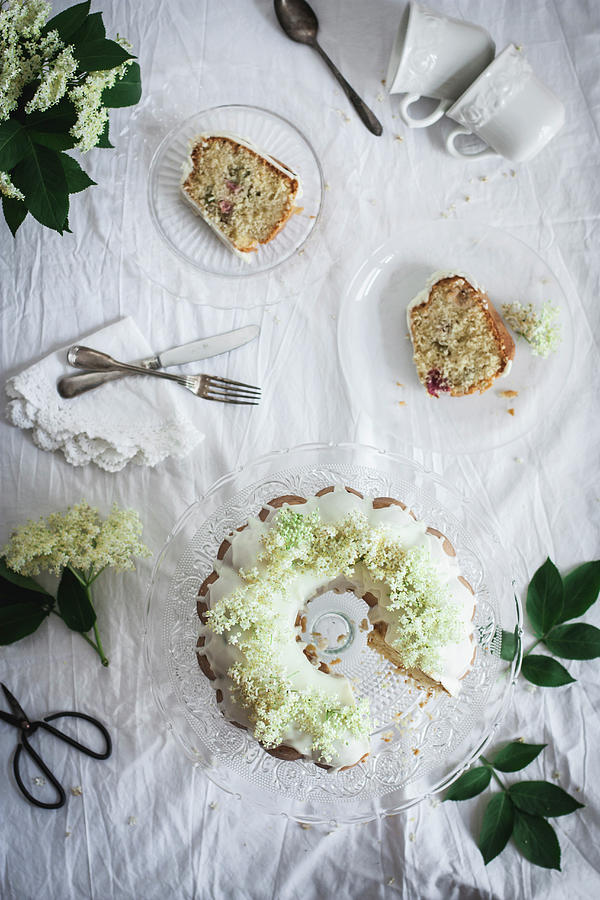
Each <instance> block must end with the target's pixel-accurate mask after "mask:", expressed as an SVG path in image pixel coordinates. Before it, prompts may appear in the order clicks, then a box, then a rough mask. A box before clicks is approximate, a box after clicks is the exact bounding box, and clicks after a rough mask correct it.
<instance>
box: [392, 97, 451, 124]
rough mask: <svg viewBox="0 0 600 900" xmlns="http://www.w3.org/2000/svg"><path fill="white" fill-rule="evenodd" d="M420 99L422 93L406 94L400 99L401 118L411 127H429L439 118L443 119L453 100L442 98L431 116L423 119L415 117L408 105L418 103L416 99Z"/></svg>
mask: <svg viewBox="0 0 600 900" xmlns="http://www.w3.org/2000/svg"><path fill="white" fill-rule="evenodd" d="M420 99H421V95H420V94H406V95H405V96H404V97H403V98H402V100H401V101H400V118H401V119H402V121H403V122H404V123H405V124H406V125H408V126H409V127H410V128H427V127H428V126H429V125H433V123H434V122H437V121H438V119H441V118H442V116H443V115H444V113H445V112H446V110H447V109H450V107H451V106H452V101H451V100H440V102H439V103H438V105H437V106H436V108H435V109H434V111H433V112H432V113H431V114H430V115H429V116H425V117H424V118H423V119H413V117H412V116H411V115H410V113H409V111H408V107H409V106H410V105H411V103H416V101H417V100H420Z"/></svg>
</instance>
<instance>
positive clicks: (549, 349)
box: [502, 301, 562, 359]
mask: <svg viewBox="0 0 600 900" xmlns="http://www.w3.org/2000/svg"><path fill="white" fill-rule="evenodd" d="M502 312H503V314H504V318H505V319H506V321H507V323H508V325H510V327H511V328H512V329H513V331H515V332H516V333H517V334H520V335H521V336H522V337H524V338H525V340H526V341H527V342H528V343H529V344H530V346H531V352H532V353H533V354H534V355H535V356H541V357H542V358H543V359H546V357H547V356H549V355H550V354H551V353H553V352H554V351H555V350H557V349H558V346H559V344H560V342H561V340H562V338H561V333H560V325H559V323H558V322H557V321H556V320H557V319H558V316H559V310H558V307H556V306H554V305H553V304H552V303H550V301H546V302H545V303H542V306H541V308H540V310H539V312H538V311H537V310H536V309H535V307H534V306H533V303H528V304H527V305H526V306H523V304H522V303H519V302H518V301H517V302H515V303H504V304H503V305H502Z"/></svg>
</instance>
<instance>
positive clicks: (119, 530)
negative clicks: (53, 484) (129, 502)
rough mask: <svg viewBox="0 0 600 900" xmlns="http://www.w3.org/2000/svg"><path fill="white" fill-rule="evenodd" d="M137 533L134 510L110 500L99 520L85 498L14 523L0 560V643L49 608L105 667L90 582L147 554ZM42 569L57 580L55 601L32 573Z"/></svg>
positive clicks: (26, 630)
mask: <svg viewBox="0 0 600 900" xmlns="http://www.w3.org/2000/svg"><path fill="white" fill-rule="evenodd" d="M141 534H142V523H141V521H140V518H139V516H138V514H137V512H135V510H132V509H120V508H119V507H118V506H117V505H116V504H114V506H113V508H112V510H111V512H110V514H109V515H108V516H107V517H106V519H104V520H103V519H102V518H101V517H100V514H99V512H98V510H97V509H94V508H93V507H91V506H90V505H89V504H88V503H87V502H86V501H85V500H82V502H81V503H79V504H77V505H76V506H73V507H71V508H69V509H67V510H66V512H60V513H52V514H51V515H49V516H47V517H45V518H41V519H39V520H38V521H37V522H32V521H29V522H27V523H26V524H25V525H22V526H21V527H20V528H17V529H16V530H15V531H14V532H13V534H12V536H11V538H10V540H9V542H8V543H7V544H6V546H5V547H4V548H3V554H4V555H3V557H2V558H1V559H0V591H1V593H0V644H10V643H13V642H14V641H17V640H19V639H20V638H22V637H25V636H26V635H28V634H31V633H32V632H33V631H35V630H36V629H37V628H38V627H39V625H41V623H42V622H43V620H44V619H45V618H46V616H48V615H49V614H50V613H54V614H55V615H57V616H59V617H60V618H62V619H63V621H64V622H65V624H66V625H67V626H68V627H69V628H71V629H72V630H73V631H77V632H79V633H80V634H81V635H82V637H83V638H84V640H86V641H87V642H88V644H90V645H91V646H92V647H93V648H94V649H95V650H96V652H97V653H98V655H99V657H100V659H101V661H102V664H103V665H104V666H107V665H108V659H107V658H106V655H105V653H104V649H103V647H102V641H101V639H100V634H99V631H98V625H97V621H96V612H95V609H94V606H93V603H92V594H91V587H92V584H93V583H94V582H95V581H96V579H97V578H98V576H99V575H100V574H101V573H102V572H103V571H104V570H105V569H107V568H113V569H115V570H116V571H117V572H124V571H126V570H128V569H133V568H135V565H134V559H135V558H136V557H144V556H149V555H150V551H149V550H148V548H147V547H146V546H145V545H144V544H143V543H142V542H141V540H140V538H141ZM42 571H46V572H50V573H51V574H52V575H55V576H56V577H58V578H59V579H60V581H59V584H58V590H57V595H56V600H55V598H54V597H52V595H51V594H49V593H48V592H47V591H45V589H44V588H42V587H41V586H40V585H39V584H38V583H37V582H36V581H35V580H34V579H33V578H32V576H33V575H39V573H40V572H42ZM90 631H92V632H93V637H90V636H89V635H88V632H90Z"/></svg>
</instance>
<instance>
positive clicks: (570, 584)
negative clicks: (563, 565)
mask: <svg viewBox="0 0 600 900" xmlns="http://www.w3.org/2000/svg"><path fill="white" fill-rule="evenodd" d="M563 582H564V586H565V599H564V607H563V611H562V615H561V617H560V618H559V619H558V621H559V622H566V621H567V619H576V618H578V616H582V615H583V614H584V612H585V611H586V610H588V609H589V608H590V606H591V605H592V603H595V602H596V600H597V599H598V594H599V593H600V559H596V560H594V562H588V563H584V564H583V565H582V566H579V567H578V568H577V569H574V570H573V571H572V572H570V573H569V574H568V575H567V577H566V578H564V579H563Z"/></svg>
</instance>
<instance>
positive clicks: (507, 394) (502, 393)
mask: <svg viewBox="0 0 600 900" xmlns="http://www.w3.org/2000/svg"><path fill="white" fill-rule="evenodd" d="M498 396H499V397H518V396H519V392H518V391H498Z"/></svg>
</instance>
